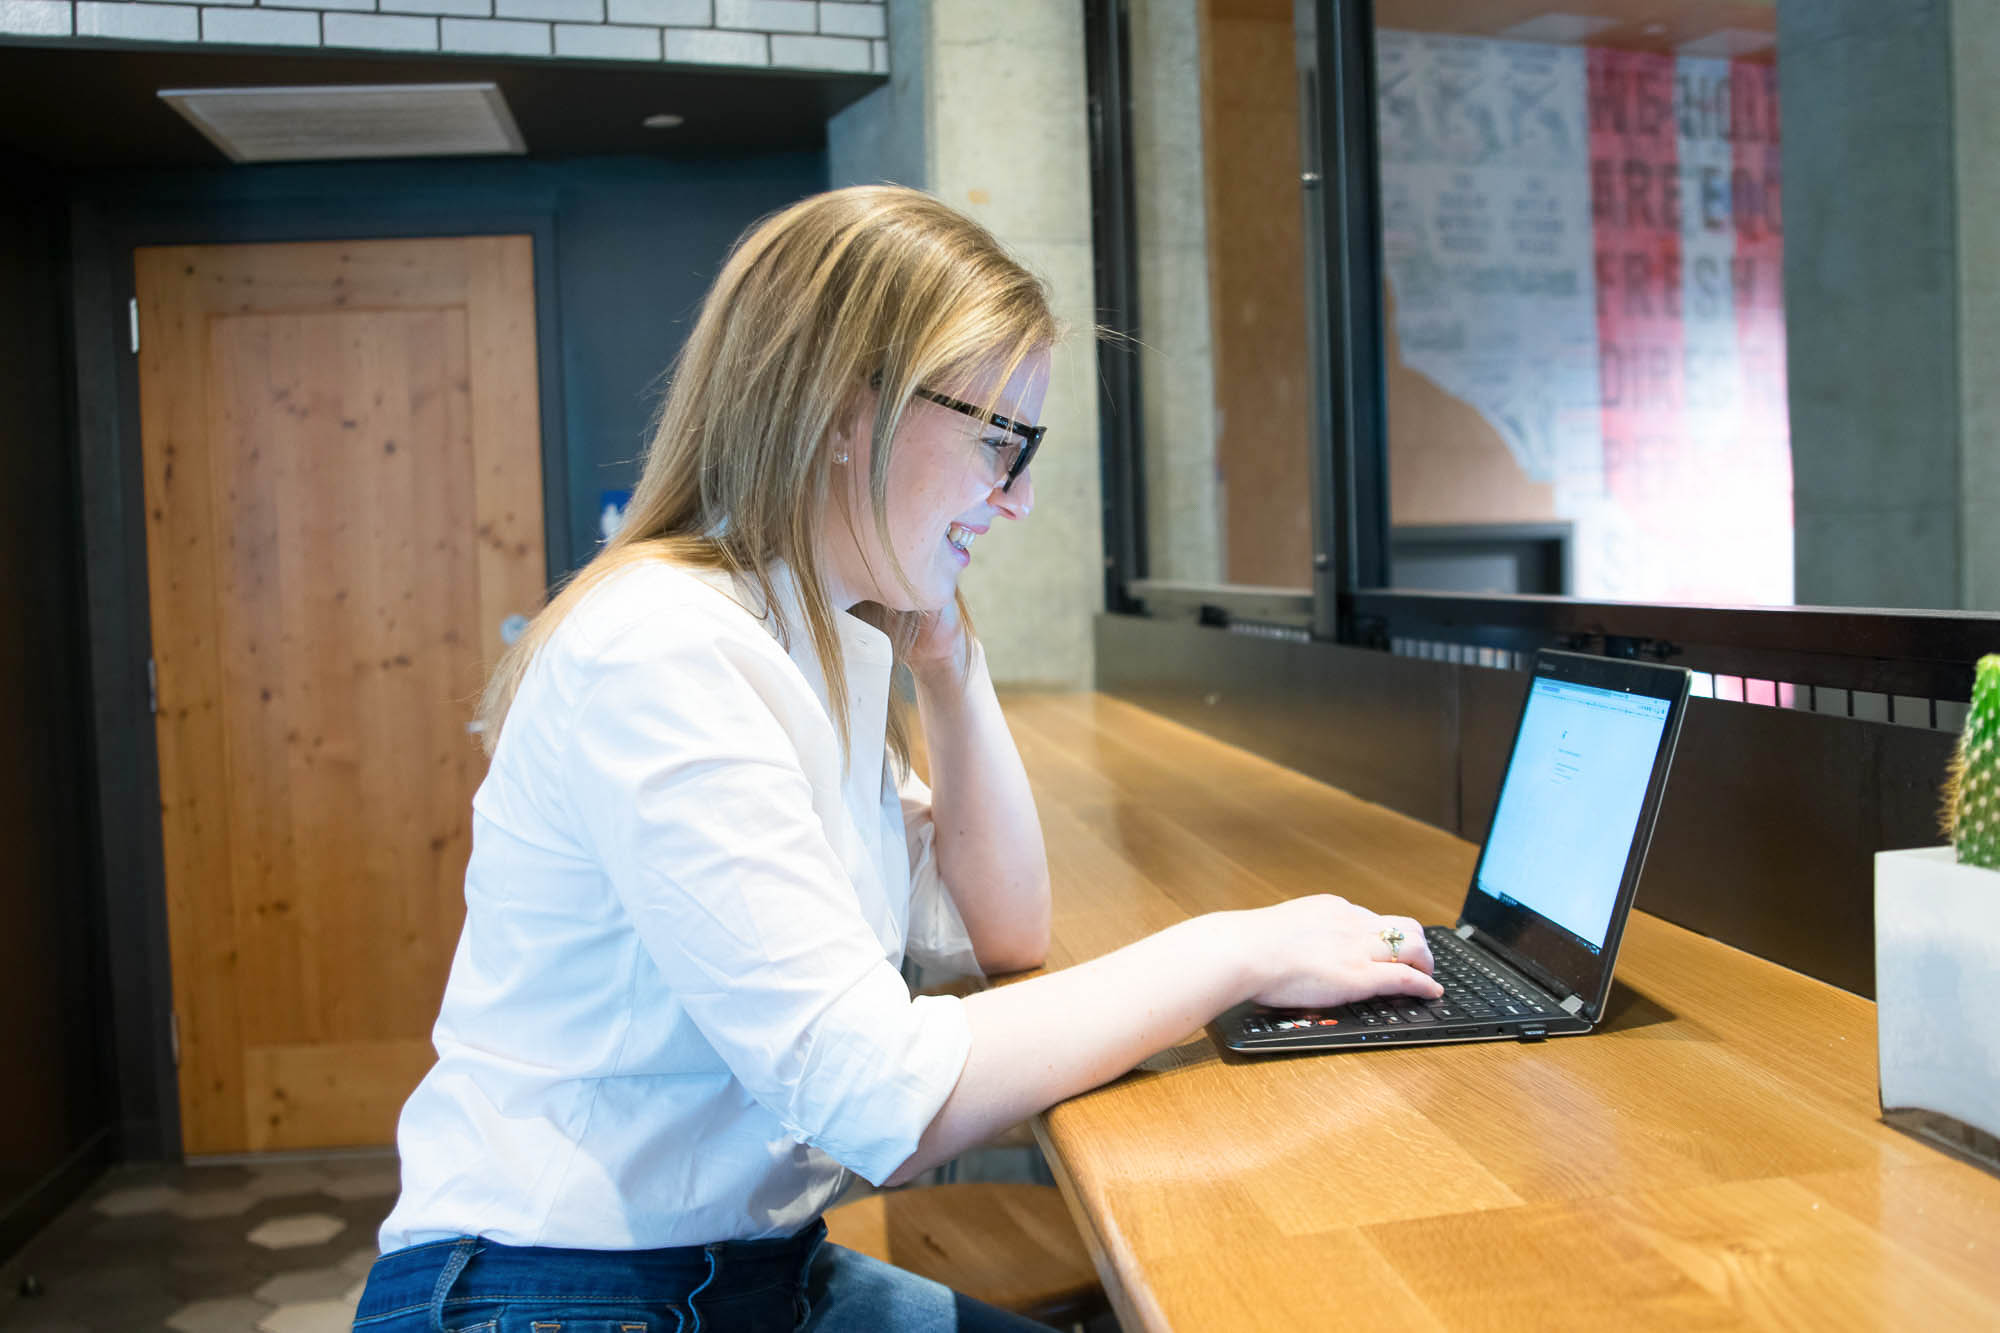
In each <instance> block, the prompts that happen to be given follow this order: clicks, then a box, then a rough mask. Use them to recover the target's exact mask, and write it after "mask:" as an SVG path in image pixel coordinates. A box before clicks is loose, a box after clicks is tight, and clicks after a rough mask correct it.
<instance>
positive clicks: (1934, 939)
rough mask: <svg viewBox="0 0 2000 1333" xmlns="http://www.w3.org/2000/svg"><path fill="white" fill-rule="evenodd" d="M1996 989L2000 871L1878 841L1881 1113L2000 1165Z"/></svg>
mask: <svg viewBox="0 0 2000 1333" xmlns="http://www.w3.org/2000/svg"><path fill="white" fill-rule="evenodd" d="M1996 991H2000V871H1994V870H1985V869H1982V868H1980V867H1978V866H1963V865H1960V864H1959V863H1958V860H1957V857H1956V854H1955V853H1954V852H1953V850H1952V849H1951V848H1950V847H1921V848H1917V849H1916V850H1914V851H1904V852H1877V853H1876V854H1875V1003H1876V1023H1877V1031H1878V1034H1879V1036H1880V1052H1879V1059H1880V1066H1881V1090H1882V1114H1883V1117H1884V1119H1887V1120H1889V1121H1890V1122H1891V1123H1892V1124H1896V1125H1898V1127H1900V1128H1905V1129H1911V1130H1914V1131H1916V1132H1919V1133H1922V1134H1924V1136H1925V1137H1927V1138H1935V1139H1940V1140H1942V1141H1944V1142H1945V1143H1946V1144H1947V1146H1950V1147H1952V1148H1955V1149H1957V1150H1959V1151H1964V1152H1969V1153H1971V1154H1973V1155H1974V1156H1977V1157H1981V1158H1985V1159H1989V1161H1990V1164H1991V1165H1993V1166H1995V1167H1996V1169H2000V1161H1992V1160H1991V1159H1992V1155H1993V1153H1994V1150H1995V1147H1996V1144H2000V1016H1996V1014H1995V1012H1994V1008H1993V1004H1994V994H1995V992H1996ZM1905 1113H1916V1114H1905ZM1925 1113H1927V1114H1925ZM1938 1117H1949V1118H1950V1120H1954V1121H1957V1122H1958V1126H1957V1127H1954V1126H1952V1125H1950V1124H1949V1123H1945V1122H1940V1121H1939V1120H1938ZM1967 1129H1969V1130H1971V1131H1973V1132H1971V1133H1966V1132H1964V1131H1965V1130H1967Z"/></svg>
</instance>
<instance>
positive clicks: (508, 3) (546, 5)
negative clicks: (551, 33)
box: [493, 0, 604, 23]
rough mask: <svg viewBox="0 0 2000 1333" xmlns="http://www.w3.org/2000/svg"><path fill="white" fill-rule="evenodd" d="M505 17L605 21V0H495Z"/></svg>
mask: <svg viewBox="0 0 2000 1333" xmlns="http://www.w3.org/2000/svg"><path fill="white" fill-rule="evenodd" d="M493 14H494V17H496V18H503V19H553V20H556V21H558V22H562V23H602V22H604V0H494V5H493Z"/></svg>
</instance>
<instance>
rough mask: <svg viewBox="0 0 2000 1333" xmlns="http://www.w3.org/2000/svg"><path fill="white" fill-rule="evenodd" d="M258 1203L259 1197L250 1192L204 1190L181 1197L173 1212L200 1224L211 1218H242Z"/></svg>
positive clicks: (177, 1200)
mask: <svg viewBox="0 0 2000 1333" xmlns="http://www.w3.org/2000/svg"><path fill="white" fill-rule="evenodd" d="M257 1203H258V1197H257V1196H256V1195H255V1194H252V1193H251V1192H250V1191H249V1190H202V1191H201V1192H200V1193H198V1194H194V1193H190V1194H183V1195H181V1197H180V1198H178V1199H176V1200H175V1201H174V1209H173V1210H174V1212H176V1213H178V1214H179V1215H180V1216H182V1217H185V1218H187V1219H188V1220H189V1221H190V1222H198V1221H201V1220H203V1219H205V1218H211V1217H241V1216H243V1214H245V1213H247V1212H249V1211H250V1210H251V1209H252V1208H254V1207H256V1206H257Z"/></svg>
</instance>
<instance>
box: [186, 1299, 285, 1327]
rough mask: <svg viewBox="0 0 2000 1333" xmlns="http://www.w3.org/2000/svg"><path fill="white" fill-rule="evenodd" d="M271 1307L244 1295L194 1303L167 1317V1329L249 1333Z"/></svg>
mask: <svg viewBox="0 0 2000 1333" xmlns="http://www.w3.org/2000/svg"><path fill="white" fill-rule="evenodd" d="M270 1311H271V1307H270V1306H268V1305H266V1304H264V1302H262V1301H253V1300H251V1299H250V1298H249V1297H247V1296H232V1297H230V1298H229V1299H228V1300H221V1301H196V1302H194V1303H193V1304H192V1305H183V1306H182V1307H181V1308H180V1309H178V1310H176V1311H174V1312H173V1313H172V1314H170V1315H168V1316H167V1327H168V1328H172V1329H177V1330H179V1333H252V1331H253V1330H254V1329H255V1328H256V1327H257V1321H258V1320H259V1319H261V1318H263V1317H264V1316H265V1315H267V1314H269V1313H270Z"/></svg>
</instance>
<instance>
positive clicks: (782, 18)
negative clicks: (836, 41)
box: [715, 0, 819, 32]
mask: <svg viewBox="0 0 2000 1333" xmlns="http://www.w3.org/2000/svg"><path fill="white" fill-rule="evenodd" d="M818 10H819V6H817V5H815V4H814V3H813V0H715V26H716V27H718V28H755V29H756V30H758V31H759V32H818V31H819V13H818Z"/></svg>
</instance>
